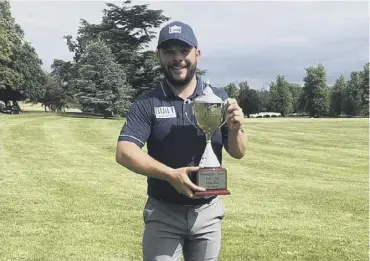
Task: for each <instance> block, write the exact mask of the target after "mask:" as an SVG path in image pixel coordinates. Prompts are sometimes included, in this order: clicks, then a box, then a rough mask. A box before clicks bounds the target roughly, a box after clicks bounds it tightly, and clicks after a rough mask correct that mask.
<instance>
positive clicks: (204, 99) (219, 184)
mask: <svg viewBox="0 0 370 261" xmlns="http://www.w3.org/2000/svg"><path fill="white" fill-rule="evenodd" d="M189 103H190V104H191V105H192V109H193V112H194V115H195V118H196V123H195V126H196V127H197V128H198V129H199V130H201V131H202V132H203V133H204V135H205V139H206V147H205V150H204V153H203V155H202V158H201V160H200V163H199V167H200V168H199V170H198V171H196V172H194V173H192V175H193V176H192V180H193V182H195V184H196V185H198V186H200V187H204V188H205V189H206V191H203V192H196V193H195V196H212V195H230V191H229V190H228V189H227V171H226V169H225V168H223V167H221V164H220V162H219V160H218V158H217V156H216V154H215V153H214V151H213V149H212V144H211V139H212V136H213V134H214V133H215V132H216V131H217V130H218V129H219V128H221V127H222V125H224V124H225V123H226V120H224V118H225V117H224V115H225V109H226V106H225V105H226V104H225V102H224V101H223V100H222V99H221V98H220V97H218V96H217V95H215V94H214V93H213V91H212V88H211V87H210V84H209V82H208V81H207V82H206V83H205V87H204V89H203V93H202V95H200V96H198V97H196V98H194V100H192V101H189ZM188 120H189V121H190V119H189V118H188ZM193 125H194V124H193Z"/></svg>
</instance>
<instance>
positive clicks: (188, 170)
mask: <svg viewBox="0 0 370 261" xmlns="http://www.w3.org/2000/svg"><path fill="white" fill-rule="evenodd" d="M198 169H199V166H192V167H186V168H185V171H186V173H188V174H189V173H190V172H193V171H197V170H198Z"/></svg>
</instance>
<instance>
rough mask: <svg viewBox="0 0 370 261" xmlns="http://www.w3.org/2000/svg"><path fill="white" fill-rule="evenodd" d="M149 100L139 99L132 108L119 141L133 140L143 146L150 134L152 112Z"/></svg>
mask: <svg viewBox="0 0 370 261" xmlns="http://www.w3.org/2000/svg"><path fill="white" fill-rule="evenodd" d="M151 111H152V110H151V106H150V103H149V101H148V100H138V101H136V102H135V103H133V105H132V106H131V108H130V111H129V113H128V115H127V120H126V122H125V124H124V125H123V127H122V129H121V132H120V135H119V137H118V141H131V142H133V143H135V144H136V145H138V146H139V147H140V148H142V147H143V146H144V145H145V143H146V141H147V140H148V138H149V136H150V131H151V122H152V115H151V114H152V113H151Z"/></svg>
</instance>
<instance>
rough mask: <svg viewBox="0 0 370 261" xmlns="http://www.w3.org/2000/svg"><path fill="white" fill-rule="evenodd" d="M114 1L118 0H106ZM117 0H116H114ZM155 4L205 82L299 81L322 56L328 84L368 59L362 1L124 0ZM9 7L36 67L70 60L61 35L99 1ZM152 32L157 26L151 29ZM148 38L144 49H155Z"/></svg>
mask: <svg viewBox="0 0 370 261" xmlns="http://www.w3.org/2000/svg"><path fill="white" fill-rule="evenodd" d="M109 2H114V3H116V4H119V3H121V1H117V0H115V1H109ZM122 2H123V1H122ZM132 3H133V4H149V8H151V9H162V10H163V11H164V15H166V16H168V17H170V21H174V20H180V21H182V22H185V23H187V24H189V25H191V26H192V28H193V30H194V32H195V34H196V36H197V38H198V42H199V45H200V46H199V48H200V51H201V58H200V63H199V64H198V66H199V68H201V69H207V70H208V74H207V77H208V79H209V80H210V82H211V84H212V85H213V86H218V87H222V86H225V85H227V84H228V83H230V82H234V83H239V82H240V81H245V80H247V81H248V83H249V85H250V86H251V87H252V88H254V89H260V88H263V87H267V86H268V84H269V83H270V82H271V81H274V80H275V79H276V76H277V75H278V74H281V75H284V76H285V77H286V79H287V80H288V81H289V82H295V83H302V81H303V77H304V76H305V68H307V67H309V66H311V65H314V66H316V65H318V64H319V63H322V64H323V65H324V66H325V68H326V71H327V80H328V84H334V83H335V80H336V79H337V78H338V77H339V76H340V75H341V74H343V75H344V76H345V77H346V79H348V77H349V75H350V73H351V72H352V71H359V70H362V67H363V65H364V64H365V63H366V62H368V61H369V4H368V2H367V1H338V2H335V1H322V2H318V1H310V2H303V1H280V2H277V1H233V2H231V1H194V0H193V1H190V0H189V1H179V0H172V1H158V0H152V1H135V0H133V1H132ZM10 4H11V7H12V15H13V17H14V18H15V19H16V22H17V23H18V24H20V26H21V27H22V28H23V30H24V31H25V39H26V40H27V41H29V42H31V44H32V46H33V47H34V48H35V49H36V51H37V53H38V55H39V57H40V58H41V59H42V60H43V63H44V65H43V67H44V68H45V69H46V70H48V71H50V65H51V64H52V62H53V59H63V60H66V61H69V60H72V58H73V53H71V52H70V51H69V50H68V47H67V45H66V42H65V39H63V36H64V35H67V34H71V35H72V36H73V37H74V38H75V37H76V35H77V30H78V27H79V25H80V19H81V18H82V19H85V20H87V21H88V22H90V23H99V22H100V20H101V17H102V10H103V9H104V8H105V7H106V5H105V1H98V0H95V1H87V0H83V1H78V0H73V1H72V0H68V1H67V0H65V1H56V0H48V1H45V0H44V1H32V0H24V1H21V0H11V1H10ZM156 31H157V32H158V31H159V29H158V30H156ZM156 41H157V39H155V40H154V41H153V42H152V43H151V45H150V48H151V49H153V50H154V49H155V46H156Z"/></svg>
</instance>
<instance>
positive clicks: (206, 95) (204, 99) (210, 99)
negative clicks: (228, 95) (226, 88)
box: [194, 80, 224, 103]
mask: <svg viewBox="0 0 370 261" xmlns="http://www.w3.org/2000/svg"><path fill="white" fill-rule="evenodd" d="M204 85H205V86H204V89H203V92H202V94H201V95H200V96H198V97H196V98H194V102H196V103H223V102H224V101H223V100H222V99H221V98H220V97H219V96H217V95H216V94H214V92H213V90H212V88H211V84H210V82H209V80H207V81H206V82H205V83H204Z"/></svg>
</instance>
